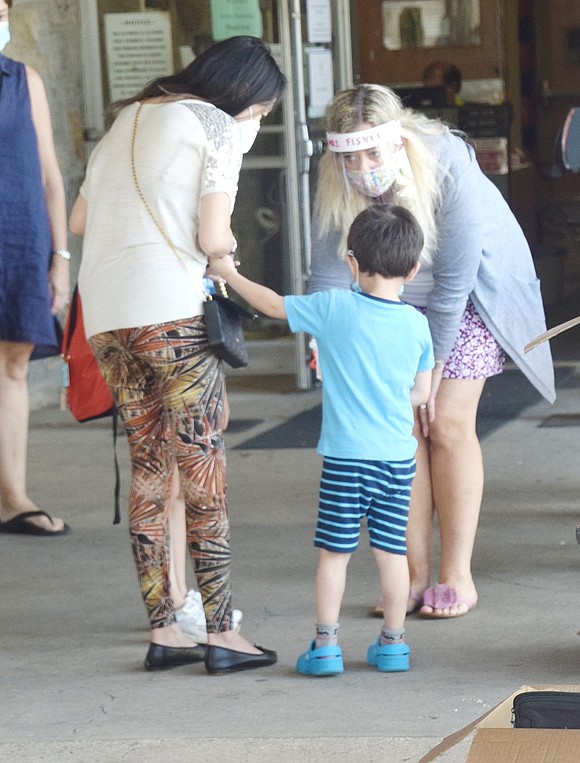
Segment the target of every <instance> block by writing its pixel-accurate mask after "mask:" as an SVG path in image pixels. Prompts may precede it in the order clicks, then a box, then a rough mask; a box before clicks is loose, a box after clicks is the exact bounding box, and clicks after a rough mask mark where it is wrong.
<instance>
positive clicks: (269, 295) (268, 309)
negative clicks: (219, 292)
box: [210, 256, 286, 318]
mask: <svg viewBox="0 0 580 763" xmlns="http://www.w3.org/2000/svg"><path fill="white" fill-rule="evenodd" d="M210 267H211V269H212V270H213V271H214V272H215V273H217V274H218V276H221V277H222V278H223V279H224V280H225V281H226V282H227V283H228V285H229V286H231V287H232V289H235V290H236V291H237V292H238V294H239V295H240V297H243V298H244V299H245V300H246V302H249V303H250V305H252V307H255V308H256V310H259V311H260V312H261V313H264V315H267V316H268V317H269V318H286V310H285V308H284V298H283V297H281V296H280V295H279V294H276V292H275V291H273V290H272V289H269V288H268V287H267V286H261V285H260V284H258V283H254V281H250V279H249V278H245V277H244V276H242V275H240V274H239V273H238V271H237V269H236V266H235V264H234V261H233V259H232V258H231V257H227V256H226V257H211V258H210Z"/></svg>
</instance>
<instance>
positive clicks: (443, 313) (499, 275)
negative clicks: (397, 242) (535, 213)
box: [308, 130, 556, 403]
mask: <svg viewBox="0 0 580 763" xmlns="http://www.w3.org/2000/svg"><path fill="white" fill-rule="evenodd" d="M427 140H428V142H429V143H430V144H431V145H432V148H433V151H434V153H435V155H436V156H437V159H438V160H439V162H440V163H441V165H442V166H443V168H444V170H443V171H442V174H441V186H442V189H443V201H442V203H441V206H440V208H439V210H438V211H437V218H436V219H437V230H438V243H437V248H436V251H435V252H434V254H433V278H434V285H433V289H432V291H431V293H430V294H429V296H428V298H427V318H428V320H429V326H430V329H431V334H432V337H433V344H434V347H435V357H436V358H447V357H448V355H449V353H450V351H451V348H452V346H453V343H454V342H455V338H456V337H457V334H458V331H459V324H460V321H461V317H462V315H463V312H464V310H465V306H466V304H467V299H468V298H469V297H470V298H471V300H472V302H473V304H474V305H475V308H476V309H477V311H478V313H479V314H480V316H481V317H482V319H483V321H484V322H485V324H486V326H487V327H488V329H489V330H490V331H491V333H492V334H493V336H494V337H495V339H496V340H497V341H498V342H499V344H500V345H501V346H502V347H503V349H504V350H505V351H506V353H507V354H508V355H509V356H510V357H511V358H512V360H513V361H514V362H515V363H516V364H517V365H518V366H519V368H520V369H521V370H522V371H523V373H524V374H525V375H526V376H527V378H528V379H529V380H530V381H531V383H532V384H533V385H534V386H535V387H536V389H537V390H538V391H539V392H540V393H541V394H542V395H543V396H544V397H545V398H546V399H547V400H548V401H549V402H551V403H552V402H554V400H555V399H556V393H555V390H554V368H553V364H552V356H551V353H550V347H549V344H548V343H547V342H545V343H544V344H541V345H539V346H538V347H536V348H535V349H534V350H532V351H531V352H530V353H529V354H527V355H524V352H523V348H524V346H525V345H526V344H527V343H528V342H529V341H531V340H532V339H534V337H536V336H537V335H538V334H541V333H542V332H543V331H545V330H546V323H545V317H544V308H543V303H542V297H541V293H540V282H539V280H538V278H537V277H536V272H535V269H534V264H533V260H532V255H531V252H530V248H529V246H528V243H527V241H526V239H525V237H524V234H523V232H522V230H521V228H520V226H519V224H518V222H517V220H516V219H515V217H514V215H513V214H512V212H511V210H510V208H509V206H508V204H507V202H506V201H505V200H504V198H503V196H502V195H501V193H500V192H499V190H498V189H497V188H496V186H495V185H494V184H493V183H492V182H491V180H489V178H487V177H486V176H485V175H484V174H483V173H482V171H481V169H480V168H479V165H478V163H477V160H476V158H475V152H474V151H473V149H472V147H471V146H469V145H468V144H467V143H465V141H464V140H463V139H462V138H460V137H458V136H457V135H454V134H452V133H451V132H450V131H448V130H447V131H445V132H444V133H443V134H441V135H436V136H431V137H428V138H427ZM339 239H340V234H339V232H338V231H331V232H330V233H329V235H328V236H323V237H321V236H320V235H319V232H318V222H317V220H316V219H314V220H313V223H312V267H311V275H310V280H309V286H308V290H309V291H310V292H314V291H320V290H322V289H330V288H348V287H349V286H350V283H351V280H352V279H351V274H350V270H349V268H348V266H347V264H346V263H345V262H344V261H343V260H342V258H341V257H340V255H339V252H338V244H339Z"/></svg>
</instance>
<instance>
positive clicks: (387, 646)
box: [212, 205, 434, 676]
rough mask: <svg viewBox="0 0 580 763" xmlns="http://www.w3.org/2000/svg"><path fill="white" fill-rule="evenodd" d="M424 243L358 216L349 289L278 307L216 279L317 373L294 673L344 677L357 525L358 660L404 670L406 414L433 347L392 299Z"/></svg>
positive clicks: (379, 211) (234, 277)
mask: <svg viewBox="0 0 580 763" xmlns="http://www.w3.org/2000/svg"><path fill="white" fill-rule="evenodd" d="M422 247H423V234H422V232H421V229H420V227H419V225H418V223H417V221H416V220H415V218H414V217H413V215H412V214H411V213H410V212H408V211H407V210H406V209H404V208H403V207H399V206H389V205H377V206H372V207H369V208H368V209H366V210H365V211H364V212H361V213H360V214H359V215H358V216H357V217H356V219H355V220H354V222H353V224H352V226H351V228H350V231H349V234H348V264H349V266H350V269H351V271H352V275H353V284H352V290H351V291H346V290H344V289H331V290H330V291H324V292H318V293H316V294H311V295H308V296H289V297H281V296H279V295H278V294H276V293H275V292H273V291H272V290H271V289H268V288H266V287H264V286H260V285H258V284H256V283H253V282H252V281H249V280H248V279H247V278H244V277H243V276H242V275H240V274H239V273H238V272H237V271H236V268H235V265H234V263H233V261H232V260H231V259H230V258H223V259H220V260H215V259H214V260H212V267H213V269H214V270H215V271H216V272H217V273H218V274H219V275H220V276H221V277H222V278H224V279H225V280H226V281H227V282H228V283H229V284H230V285H231V286H232V287H233V288H234V289H235V290H236V291H237V292H238V293H239V294H240V295H241V296H242V297H243V298H244V299H245V300H247V301H248V302H249V303H250V304H251V305H253V306H254V307H255V308H256V309H257V310H260V311H261V312H263V313H265V314H266V315H268V316H270V317H273V318H287V319H288V321H289V324H290V328H291V330H292V331H294V332H296V331H304V332H306V333H308V334H311V335H312V336H314V337H315V338H316V340H317V344H318V353H319V362H320V365H321V369H322V376H323V384H322V429H321V434H320V440H319V443H318V452H319V453H320V454H321V455H322V456H324V462H323V467H322V477H321V484H320V502H319V513H318V524H317V528H316V538H315V542H314V545H315V546H317V547H318V548H319V549H320V557H319V563H318V571H317V575H316V614H317V625H316V638H315V639H314V641H313V642H312V643H311V645H310V648H309V649H308V651H306V652H305V653H304V654H302V655H301V656H300V657H299V658H298V662H297V664H296V668H297V670H298V672H299V673H303V674H306V675H312V676H323V675H325V676H326V675H332V674H335V673H342V672H343V671H344V665H343V659H342V652H341V649H340V647H339V646H338V636H337V633H338V625H339V624H338V619H339V614H340V608H341V604H342V598H343V595H344V589H345V585H346V570H347V566H348V563H349V560H350V557H351V555H352V553H353V552H354V551H355V549H356V547H357V544H358V540H359V533H360V523H361V519H362V517H364V516H366V518H367V526H368V531H369V536H370V545H371V547H372V550H373V554H374V557H375V560H376V563H377V566H378V568H379V574H380V582H381V591H382V596H383V606H384V625H383V628H382V631H381V634H380V636H379V638H378V639H377V641H376V642H375V643H374V644H372V645H371V646H370V647H369V649H368V652H367V660H368V662H369V663H370V664H371V665H373V666H375V667H376V668H378V670H380V671H383V672H394V671H403V670H408V669H409V654H410V649H409V647H408V646H407V645H406V643H405V630H404V629H405V616H406V610H407V599H408V596H409V573H408V568H407V559H406V556H405V555H406V550H407V549H406V530H407V519H408V513H409V498H410V491H411V483H412V481H413V477H414V476H415V450H416V447H417V442H416V440H415V438H414V437H413V434H412V429H413V407H414V406H415V407H417V406H420V405H424V404H425V403H426V402H427V400H428V398H429V391H430V387H431V369H432V368H433V365H434V359H433V347H432V343H431V337H430V334H429V328H428V324H427V319H426V318H425V316H424V315H422V314H421V313H420V312H419V311H418V310H416V309H415V308H414V307H411V306H410V305H407V304H405V303H404V302H402V301H401V300H400V298H399V294H400V292H401V289H402V287H403V284H404V283H405V282H408V281H411V280H412V279H413V277H414V276H415V274H416V273H417V271H418V270H419V256H420V254H421V249H422Z"/></svg>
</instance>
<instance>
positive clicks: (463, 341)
mask: <svg viewBox="0 0 580 763" xmlns="http://www.w3.org/2000/svg"><path fill="white" fill-rule="evenodd" d="M417 309H418V310H420V311H421V312H422V313H423V314H425V312H426V310H425V309H424V308H422V307H418V308H417ZM505 359H506V356H505V352H504V351H503V350H502V348H501V347H500V346H499V344H498V343H497V342H496V340H495V339H494V338H493V336H492V335H491V332H490V330H489V329H488V328H487V326H486V325H485V323H484V322H483V321H482V319H481V316H480V315H479V313H478V312H477V310H476V309H475V306H474V305H473V302H472V301H471V300H470V299H469V300H467V305H466V307H465V312H464V313H463V317H462V319H461V325H460V326H459V334H458V336H457V339H456V340H455V344H454V345H453V347H452V349H451V353H450V354H449V357H448V358H447V363H446V364H445V368H444V369H443V378H444V379H488V378H489V377H490V376H495V375H496V374H501V372H502V371H503V369H504V365H505Z"/></svg>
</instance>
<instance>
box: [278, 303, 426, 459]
mask: <svg viewBox="0 0 580 763" xmlns="http://www.w3.org/2000/svg"><path fill="white" fill-rule="evenodd" d="M284 306H285V308H286V314H287V316H288V322H289V324H290V328H291V330H292V331H294V332H297V331H304V332H306V333H308V334H311V335H312V336H314V337H315V338H316V341H317V344H318V360H319V363H320V368H321V370H322V429H321V432H320V439H319V441H318V452H319V453H320V454H321V455H323V456H332V457H334V458H350V459H368V460H376V461H404V460H406V459H408V458H413V456H414V455H415V451H416V449H417V441H416V439H415V438H414V436H413V434H412V429H413V409H412V406H411V400H410V390H411V388H412V387H413V385H414V383H415V375H416V374H417V372H418V371H429V370H431V369H432V368H433V364H434V358H433V344H432V342H431V335H430V333H429V325H428V323H427V319H426V318H425V316H424V315H422V314H421V313H420V312H419V311H418V310H416V309H415V308H414V307H411V305H407V304H405V303H404V302H391V301H389V300H384V299H378V298H377V297H372V296H370V295H368V294H355V293H354V292H352V291H346V290H344V289H331V290H329V291H323V292H317V293H316V294H310V295H308V296H288V297H284Z"/></svg>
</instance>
